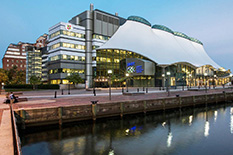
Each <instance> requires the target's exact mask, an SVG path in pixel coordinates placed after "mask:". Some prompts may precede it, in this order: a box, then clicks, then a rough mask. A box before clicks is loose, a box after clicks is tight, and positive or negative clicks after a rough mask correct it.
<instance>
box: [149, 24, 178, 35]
mask: <svg viewBox="0 0 233 155" xmlns="http://www.w3.org/2000/svg"><path fill="white" fill-rule="evenodd" d="M152 28H153V29H159V30H163V31H166V32H168V33H171V34H174V32H173V31H172V30H171V29H169V28H168V27H166V26H163V25H153V26H152Z"/></svg>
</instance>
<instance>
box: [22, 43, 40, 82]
mask: <svg viewBox="0 0 233 155" xmlns="http://www.w3.org/2000/svg"><path fill="white" fill-rule="evenodd" d="M26 52H27V60H26V64H27V68H26V83H27V84H28V83H30V78H31V77H32V76H36V77H38V78H41V74H42V58H41V50H40V49H39V48H37V47H35V46H27V47H26Z"/></svg>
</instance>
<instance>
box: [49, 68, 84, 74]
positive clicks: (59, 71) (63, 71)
mask: <svg viewBox="0 0 233 155" xmlns="http://www.w3.org/2000/svg"><path fill="white" fill-rule="evenodd" d="M57 73H79V74H84V69H69V68H59V69H51V70H49V74H57Z"/></svg>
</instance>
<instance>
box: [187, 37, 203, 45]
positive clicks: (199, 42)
mask: <svg viewBox="0 0 233 155" xmlns="http://www.w3.org/2000/svg"><path fill="white" fill-rule="evenodd" d="M189 38H190V40H191V41H193V42H196V43H198V44H201V45H203V43H202V42H201V41H200V40H197V39H195V38H192V37H189Z"/></svg>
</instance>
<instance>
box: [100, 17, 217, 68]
mask: <svg viewBox="0 0 233 155" xmlns="http://www.w3.org/2000/svg"><path fill="white" fill-rule="evenodd" d="M98 49H122V50H128V51H131V52H135V53H138V54H140V55H142V56H145V57H147V58H149V59H151V60H152V61H154V62H156V63H157V64H158V65H171V64H174V63H179V62H187V63H190V64H192V65H194V66H196V67H201V66H203V65H211V66H213V67H214V68H216V69H218V68H220V66H219V65H218V64H216V63H215V62H214V61H213V60H212V59H211V58H210V57H209V56H208V55H207V53H206V52H205V50H204V48H203V45H201V44H198V43H196V42H193V41H190V40H188V39H185V38H182V37H179V36H175V35H173V34H171V33H168V32H166V31H163V30H159V29H154V28H151V27H150V26H148V25H145V24H142V23H139V22H135V21H131V20H127V21H126V23H125V24H124V25H122V26H120V28H119V29H118V30H117V31H116V33H115V34H114V35H113V36H112V37H111V38H110V39H109V40H108V41H107V42H106V43H105V44H104V45H103V46H101V47H100V48H98Z"/></svg>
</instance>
